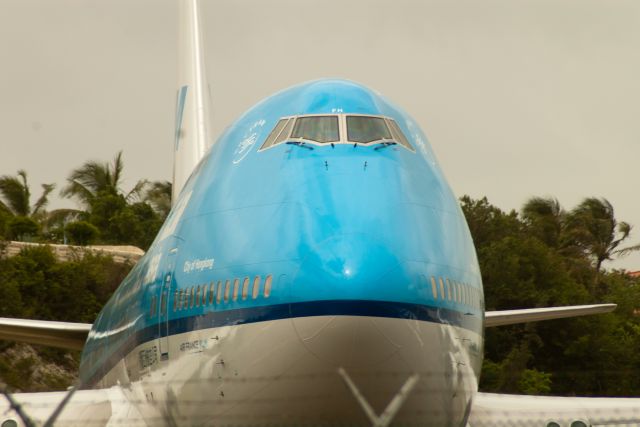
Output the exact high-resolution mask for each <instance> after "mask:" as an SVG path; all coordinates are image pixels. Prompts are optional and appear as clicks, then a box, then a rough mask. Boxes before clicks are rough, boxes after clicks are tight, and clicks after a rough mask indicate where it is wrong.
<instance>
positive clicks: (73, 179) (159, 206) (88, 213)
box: [0, 152, 171, 250]
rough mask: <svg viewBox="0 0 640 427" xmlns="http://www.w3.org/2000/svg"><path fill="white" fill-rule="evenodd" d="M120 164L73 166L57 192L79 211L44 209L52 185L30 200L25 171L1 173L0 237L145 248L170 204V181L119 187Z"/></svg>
mask: <svg viewBox="0 0 640 427" xmlns="http://www.w3.org/2000/svg"><path fill="white" fill-rule="evenodd" d="M123 169H124V162H123V159H122V152H119V153H118V154H117V155H116V156H115V158H114V159H113V161H112V162H111V163H108V162H107V163H101V162H97V161H88V162H86V163H84V164H83V165H81V166H80V167H78V168H77V169H74V170H73V171H72V172H71V173H70V174H69V176H68V177H67V179H66V185H65V186H64V187H63V188H62V190H61V191H60V195H61V196H62V197H65V198H69V199H72V200H74V201H75V202H76V203H77V205H78V207H77V209H56V210H53V211H47V209H46V207H47V205H48V202H49V197H50V195H51V193H52V192H53V191H54V189H55V184H42V194H41V195H40V197H39V198H38V199H37V200H36V202H35V203H33V204H31V188H30V185H29V182H28V180H27V173H26V172H25V171H24V170H19V171H18V173H17V174H16V175H3V176H1V177H0V240H22V241H31V242H41V243H71V244H78V245H87V244H120V245H121V244H131V245H135V246H138V247H140V248H142V249H145V250H146V249H147V248H148V247H149V245H150V244H151V242H152V241H153V239H154V238H155V235H156V234H157V232H158V230H159V229H160V226H161V225H162V223H163V222H164V219H165V218H166V216H167V214H168V213H169V209H170V208H171V183H169V182H167V181H164V182H163V181H155V182H149V181H147V180H140V181H138V182H137V183H136V184H135V185H134V186H133V188H132V189H131V190H129V191H127V192H125V191H124V190H123V189H122V187H121V186H122V174H123Z"/></svg>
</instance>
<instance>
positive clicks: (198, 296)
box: [196, 285, 200, 307]
mask: <svg viewBox="0 0 640 427" xmlns="http://www.w3.org/2000/svg"><path fill="white" fill-rule="evenodd" d="M196 307H200V285H198V288H197V290H196Z"/></svg>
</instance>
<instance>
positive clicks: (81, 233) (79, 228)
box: [65, 221, 100, 246]
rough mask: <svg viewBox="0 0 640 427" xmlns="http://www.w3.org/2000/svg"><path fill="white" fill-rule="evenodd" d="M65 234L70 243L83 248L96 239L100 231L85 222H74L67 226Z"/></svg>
mask: <svg viewBox="0 0 640 427" xmlns="http://www.w3.org/2000/svg"><path fill="white" fill-rule="evenodd" d="M65 233H66V235H67V238H68V239H69V242H70V243H72V244H74V245H83V246H85V245H88V244H90V243H92V242H94V241H95V240H96V239H97V238H98V235H99V234H100V230H98V228H97V227H96V226H94V225H93V224H90V223H88V222H86V221H74V222H71V223H69V224H67V226H66V227H65Z"/></svg>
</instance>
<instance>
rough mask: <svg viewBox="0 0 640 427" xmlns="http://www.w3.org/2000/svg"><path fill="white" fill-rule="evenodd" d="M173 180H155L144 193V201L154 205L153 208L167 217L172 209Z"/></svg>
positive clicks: (163, 216)
mask: <svg viewBox="0 0 640 427" xmlns="http://www.w3.org/2000/svg"><path fill="white" fill-rule="evenodd" d="M171 188H172V185H171V182H169V181H154V182H152V183H150V184H149V187H148V188H147V191H146V193H145V195H144V199H143V200H144V201H145V202H147V203H149V204H150V205H151V206H153V209H155V211H156V212H157V213H158V214H160V215H161V216H162V218H166V217H167V215H169V211H170V210H171Z"/></svg>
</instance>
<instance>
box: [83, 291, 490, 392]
mask: <svg viewBox="0 0 640 427" xmlns="http://www.w3.org/2000/svg"><path fill="white" fill-rule="evenodd" d="M171 314H174V313H171ZM312 316H369V317H383V318H394V319H409V320H419V321H424V322H432V323H438V324H446V325H453V326H458V327H461V328H464V329H469V330H471V331H474V332H477V333H480V332H481V328H482V318H481V317H480V316H478V314H475V313H470V312H469V313H467V312H462V311H457V310H452V309H447V308H441V307H440V308H439V307H431V306H426V305H421V304H410V303H404V302H390V301H370V300H329V301H308V302H298V303H290V304H276V305H269V306H258V307H250V308H239V309H235V310H225V311H209V312H206V313H201V314H196V315H191V316H187V317H179V318H177V319H171V320H169V324H168V332H169V333H168V335H169V336H172V335H177V334H182V333H185V332H190V331H197V330H202V329H209V328H219V327H222V326H232V325H244V324H248V323H257V322H266V321H270V320H279V319H288V318H295V317H312ZM159 329H160V328H159V326H158V324H157V323H156V324H154V325H151V326H147V327H145V328H143V329H140V330H138V331H136V332H135V333H133V334H131V335H129V336H128V337H127V338H126V339H124V341H123V342H122V343H120V344H119V345H117V348H118V350H117V351H115V352H114V353H112V354H111V355H110V356H109V357H108V358H107V359H106V360H104V362H102V363H101V364H100V366H98V367H96V370H95V372H93V373H92V374H91V375H89V377H88V378H86V379H84V378H83V379H82V383H83V388H90V387H92V386H94V385H95V384H96V383H97V382H98V381H99V380H100V378H102V377H103V376H104V375H106V373H107V372H109V370H111V369H112V368H113V367H114V366H115V365H116V363H118V361H120V360H121V359H122V358H123V357H124V356H125V355H126V354H128V353H129V352H131V351H132V350H133V349H134V348H135V347H137V346H139V345H140V344H143V343H145V342H149V341H153V340H156V339H158V338H160V331H159ZM163 336H164V334H163ZM83 376H84V375H83V374H82V373H81V378H82V377H83Z"/></svg>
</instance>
